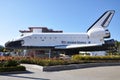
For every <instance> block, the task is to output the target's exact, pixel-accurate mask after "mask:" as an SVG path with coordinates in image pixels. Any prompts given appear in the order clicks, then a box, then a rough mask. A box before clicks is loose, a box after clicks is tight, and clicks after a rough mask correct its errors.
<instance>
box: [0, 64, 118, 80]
mask: <svg viewBox="0 0 120 80" xmlns="http://www.w3.org/2000/svg"><path fill="white" fill-rule="evenodd" d="M26 67H27V71H28V72H26V73H18V74H2V75H0V80H120V66H107V67H105V66H104V67H103V66H101V67H92V68H83V69H76V70H66V71H56V72H43V71H41V67H39V66H34V65H27V66H26Z"/></svg>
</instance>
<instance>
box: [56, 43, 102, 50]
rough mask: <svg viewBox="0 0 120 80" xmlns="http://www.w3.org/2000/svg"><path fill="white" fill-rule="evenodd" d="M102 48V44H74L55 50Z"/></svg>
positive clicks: (61, 46)
mask: <svg viewBox="0 0 120 80" xmlns="http://www.w3.org/2000/svg"><path fill="white" fill-rule="evenodd" d="M93 46H94V47H95V46H102V44H73V45H59V46H55V49H76V48H88V47H93Z"/></svg>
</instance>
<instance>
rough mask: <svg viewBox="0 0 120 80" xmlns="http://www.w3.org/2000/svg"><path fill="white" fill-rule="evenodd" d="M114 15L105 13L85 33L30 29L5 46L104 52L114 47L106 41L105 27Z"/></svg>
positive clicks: (108, 35)
mask: <svg viewBox="0 0 120 80" xmlns="http://www.w3.org/2000/svg"><path fill="white" fill-rule="evenodd" d="M114 13H115V11H114V10H108V11H106V12H105V13H104V14H103V15H102V16H101V17H100V18H99V19H98V20H97V21H96V22H95V23H94V24H93V25H92V26H91V27H90V28H89V29H88V30H87V32H86V33H63V32H62V31H53V30H51V29H47V28H46V29H44V28H38V27H36V28H30V31H21V32H22V33H23V34H22V36H21V37H20V38H18V39H15V40H12V41H8V42H6V44H5V46H6V47H7V48H13V49H16V48H18V49H24V48H27V49H35V48H36V49H50V50H52V51H59V50H60V51H61V50H62V51H66V52H68V53H70V54H72V53H78V52H79V51H106V50H109V49H110V47H112V46H114V40H113V39H111V40H108V39H107V38H110V32H109V30H108V29H107V26H108V25H109V23H110V21H111V19H112V17H113V15H114ZM25 32H27V33H25ZM105 39H107V40H105Z"/></svg>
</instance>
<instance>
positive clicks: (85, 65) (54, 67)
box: [21, 63, 120, 72]
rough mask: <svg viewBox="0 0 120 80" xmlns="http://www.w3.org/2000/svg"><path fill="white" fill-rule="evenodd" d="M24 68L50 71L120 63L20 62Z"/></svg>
mask: <svg viewBox="0 0 120 80" xmlns="http://www.w3.org/2000/svg"><path fill="white" fill-rule="evenodd" d="M21 65H23V66H25V67H26V68H32V69H38V70H40V71H45V72H52V71H63V70H73V69H83V68H91V67H104V66H120V63H84V64H70V65H57V66H39V65H34V64H21Z"/></svg>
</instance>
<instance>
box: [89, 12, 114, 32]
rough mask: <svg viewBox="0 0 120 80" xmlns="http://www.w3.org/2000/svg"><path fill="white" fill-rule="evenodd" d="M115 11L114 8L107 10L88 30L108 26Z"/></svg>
mask: <svg viewBox="0 0 120 80" xmlns="http://www.w3.org/2000/svg"><path fill="white" fill-rule="evenodd" d="M114 13H115V11H114V10H109V11H106V12H105V13H104V14H103V15H102V16H101V17H100V18H99V19H98V20H97V21H96V22H95V23H94V24H93V25H92V26H91V27H90V28H89V29H88V30H87V32H88V31H89V30H90V29H93V28H96V27H100V26H101V27H103V28H106V27H107V26H108V25H109V23H110V21H111V19H112V17H113V15H114Z"/></svg>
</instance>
